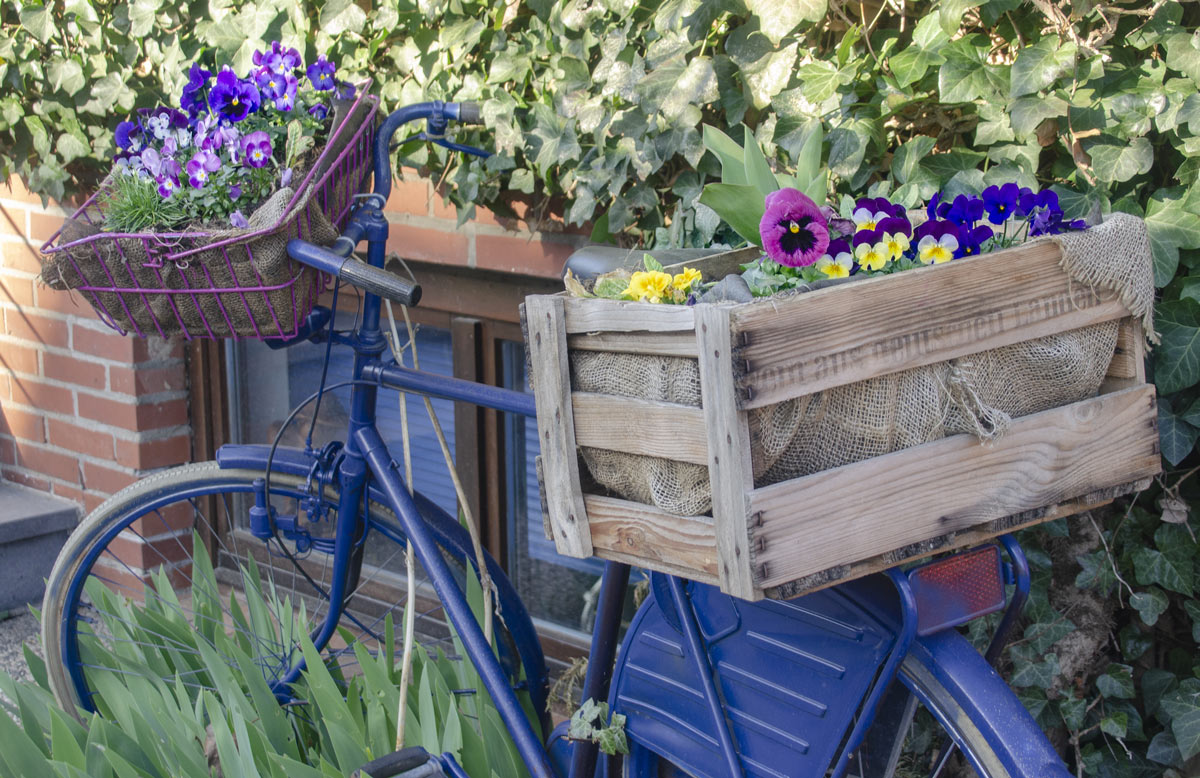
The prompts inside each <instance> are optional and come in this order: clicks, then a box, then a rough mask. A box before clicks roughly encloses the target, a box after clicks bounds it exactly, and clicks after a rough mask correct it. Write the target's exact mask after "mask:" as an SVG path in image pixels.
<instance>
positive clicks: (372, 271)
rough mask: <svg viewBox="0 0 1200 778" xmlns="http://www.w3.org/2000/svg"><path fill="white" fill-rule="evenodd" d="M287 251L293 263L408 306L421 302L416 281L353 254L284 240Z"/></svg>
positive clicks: (419, 288) (304, 242)
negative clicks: (343, 253)
mask: <svg viewBox="0 0 1200 778" xmlns="http://www.w3.org/2000/svg"><path fill="white" fill-rule="evenodd" d="M352 248H353V247H352ZM287 250H288V254H290V255H291V257H292V258H293V259H295V260H296V261H297V262H302V263H303V264H305V265H308V266H309V267H314V268H316V269H317V270H320V271H322V272H325V273H329V274H331V275H334V276H336V277H338V278H340V279H341V280H343V281H346V282H347V283H350V284H353V285H354V286H357V287H358V288H360V289H362V290H363V291H366V292H370V293H371V294H377V295H379V296H380V297H383V298H386V299H388V300H393V301H395V302H398V303H400V304H401V305H407V306H410V307H411V306H414V305H416V304H417V303H419V302H420V301H421V287H420V285H419V284H413V283H410V282H408V281H405V280H404V279H403V278H400V277H399V276H397V275H395V274H394V273H389V272H388V271H386V270H384V269H383V268H378V267H375V266H374V265H369V264H367V263H366V262H363V261H362V260H361V259H358V258H357V257H354V256H341V255H339V254H336V253H334V252H332V251H330V250H329V249H324V248H321V247H320V246H315V245H313V244H312V243H309V242H308V241H305V240H300V239H294V240H290V241H288V245H287Z"/></svg>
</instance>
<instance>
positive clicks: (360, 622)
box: [42, 462, 523, 712]
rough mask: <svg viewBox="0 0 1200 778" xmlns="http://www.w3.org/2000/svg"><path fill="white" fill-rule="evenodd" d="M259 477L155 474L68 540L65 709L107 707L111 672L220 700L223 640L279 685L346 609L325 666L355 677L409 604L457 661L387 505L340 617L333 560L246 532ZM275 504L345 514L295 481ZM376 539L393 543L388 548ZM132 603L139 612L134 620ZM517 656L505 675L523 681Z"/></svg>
mask: <svg viewBox="0 0 1200 778" xmlns="http://www.w3.org/2000/svg"><path fill="white" fill-rule="evenodd" d="M261 476H262V473H261V472H260V471H255V470H222V469H220V467H219V466H218V465H217V463H215V462H206V463H200V464H191V465H184V466H183V467H179V468H175V469H172V470H168V471H164V472H161V473H156V474H154V475H152V476H150V477H148V478H146V479H143V480H142V481H139V482H137V483H135V484H133V485H131V486H130V487H128V488H126V489H124V490H122V491H121V492H119V493H118V494H116V495H114V496H113V497H112V498H110V499H109V500H108V501H107V502H105V503H104V504H102V505H101V506H100V507H98V508H97V509H96V510H95V511H93V512H92V513H91V514H90V515H89V516H88V517H87V518H86V519H85V520H84V521H83V523H82V524H80V526H79V527H78V528H77V529H76V530H75V532H74V533H72V535H71V537H70V538H69V539H68V541H67V544H66V546H65V547H64V548H63V551H62V552H61V554H60V555H59V558H58V560H57V562H56V563H55V566H54V569H53V571H52V573H51V575H50V579H49V581H48V583H47V588H46V595H45V599H44V601H43V608H42V635H43V642H44V645H45V647H46V664H47V672H48V675H49V680H50V685H51V688H52V690H53V692H54V694H55V696H56V697H57V698H58V700H59V701H60V703H62V704H63V706H64V707H65V708H66V709H67V710H75V707H76V706H79V707H82V708H83V709H84V710H89V711H91V710H96V709H97V707H100V708H101V710H102V707H103V705H102V700H100V699H99V698H97V697H96V692H97V690H98V689H99V688H100V686H101V685H102V683H103V681H102V679H101V676H102V675H104V674H114V673H115V674H121V675H128V674H131V673H132V674H138V675H146V676H155V677H158V678H162V679H163V680H164V681H166V682H168V683H169V684H174V683H175V682H176V678H179V679H180V680H182V682H183V683H184V684H185V686H187V687H189V688H190V689H191V690H192V691H193V693H195V694H198V693H199V692H200V691H201V690H203V689H213V688H214V684H213V681H212V679H211V678H210V676H209V675H208V673H207V672H206V670H205V663H204V660H203V657H202V655H201V648H200V646H199V644H198V642H203V643H204V644H205V649H204V650H205V651H207V650H208V649H213V650H217V651H218V655H219V656H221V658H222V659H223V661H226V662H227V663H228V664H229V665H230V666H233V667H235V669H237V670H238V671H239V672H247V670H246V668H245V667H239V666H238V662H237V660H236V658H235V657H234V656H232V655H230V653H220V648H221V646H222V645H229V644H228V642H227V641H226V639H228V638H232V639H233V640H234V641H235V642H236V644H237V645H238V646H240V648H241V650H242V652H243V653H245V654H248V655H249V656H250V658H251V661H252V663H253V666H254V667H256V668H257V669H258V671H259V672H260V673H261V674H262V676H263V678H264V679H265V680H266V681H267V682H268V684H272V683H274V682H276V681H278V680H279V679H281V678H283V677H285V675H286V674H287V673H288V671H289V670H290V669H291V668H292V667H293V666H294V665H295V664H296V663H297V662H298V661H299V646H300V645H301V641H302V639H303V636H304V635H312V634H315V629H316V627H318V626H319V625H320V624H321V623H323V621H324V620H325V619H326V617H327V615H328V614H329V612H330V608H331V607H337V609H338V611H339V616H340V620H339V624H340V627H341V629H339V631H338V633H337V634H335V636H334V638H333V639H332V640H330V642H329V644H328V645H326V646H318V648H319V649H322V650H323V652H324V654H323V655H324V657H325V659H326V663H327V665H330V666H336V669H339V670H341V671H342V672H343V673H345V674H352V673H353V672H354V664H355V661H354V654H353V648H354V645H355V644H356V643H362V644H364V645H365V646H366V647H367V648H368V649H369V650H370V651H372V652H375V651H378V650H380V648H381V646H383V645H384V632H385V630H384V625H385V624H386V620H387V617H388V616H389V615H390V616H391V617H392V619H393V621H394V623H395V624H396V625H397V628H396V631H397V632H402V629H401V627H400V626H399V625H402V623H403V621H402V619H403V612H404V608H405V607H406V606H408V605H410V604H411V605H412V606H413V607H414V608H416V613H417V640H418V642H419V643H420V644H421V645H422V646H423V647H425V648H426V649H431V648H434V647H440V648H443V649H444V650H446V651H447V653H453V645H452V640H451V631H450V629H449V626H448V622H447V619H446V617H445V614H444V612H443V610H442V606H441V604H440V602H439V601H438V600H437V598H436V596H435V595H434V593H433V590H432V587H431V586H430V585H429V584H428V577H427V576H426V575H425V574H424V570H423V568H421V566H420V563H419V562H418V563H417V564H418V584H417V587H416V588H415V589H414V590H413V592H412V593H411V595H412V596H410V592H408V587H407V582H406V579H405V576H404V564H403V559H404V546H403V541H404V536H403V532H402V531H401V530H400V528H399V526H398V524H396V522H395V520H394V518H393V517H392V515H391V512H390V511H389V510H388V509H387V508H386V507H384V506H383V505H380V504H378V503H375V502H371V503H370V508H369V516H370V522H371V526H374V527H380V526H386V527H387V532H386V533H371V534H370V535H368V536H367V537H364V538H363V540H362V541H361V543H360V548H367V553H366V556H367V562H366V564H365V565H362V569H361V570H354V571H352V572H351V580H352V581H354V582H355V586H354V589H353V590H352V592H351V594H349V595H348V596H347V597H346V598H345V600H344V601H343V603H342V604H341V606H331V603H330V602H329V599H328V596H327V592H328V587H329V584H330V580H331V575H332V569H331V568H332V555H331V554H329V553H325V552H323V551H320V550H316V549H317V547H318V545H319V544H314V548H313V549H311V550H307V551H305V552H304V553H301V551H302V549H297V548H296V547H295V545H294V544H290V545H289V548H290V550H291V551H292V552H293V555H294V561H293V559H290V558H288V557H287V556H286V555H283V554H282V553H281V552H280V549H279V547H278V546H277V545H276V543H275V542H274V541H271V542H269V543H268V542H264V541H261V540H258V539H255V538H254V537H253V536H251V535H250V534H249V532H248V531H246V530H245V516H246V515H247V511H248V510H249V507H250V506H251V505H252V504H253V482H254V479H256V478H259V477H261ZM305 500H307V502H304V501H305ZM271 502H272V504H273V505H274V506H275V507H276V508H277V509H278V510H279V512H280V513H281V514H287V513H297V512H298V513H299V514H300V515H303V516H307V517H309V518H310V519H312V520H314V524H315V526H317V527H319V526H320V521H319V520H320V518H321V516H322V515H324V516H336V509H337V495H336V494H335V493H334V492H333V490H332V489H329V490H326V493H325V494H324V495H321V497H320V499H315V498H313V497H311V496H310V495H309V494H308V493H307V492H306V484H305V479H303V478H299V477H297V476H293V475H289V474H284V473H276V474H274V475H273V476H272V478H271ZM322 511H323V512H324V513H323V514H322V513H321V512H322ZM325 523H326V524H328V523H330V522H328V521H327V522H325ZM454 529H458V528H457V527H455V528H454ZM378 534H386V535H388V536H390V537H391V539H392V540H395V541H397V542H395V543H379V542H378V540H377V537H376V536H377V535H378ZM462 534H464V535H465V532H463V533H462ZM197 543H199V544H200V546H201V547H197V545H196V544H197ZM205 545H209V546H211V549H212V550H211V553H210V552H209V549H208V548H204V547H203V546H205ZM440 546H441V549H442V553H443V555H444V557H445V558H446V559H447V561H448V562H449V563H450V565H451V568H452V570H455V571H457V573H456V575H457V577H458V578H459V580H460V585H461V583H462V581H463V580H464V579H465V575H466V571H467V570H471V571H472V574H473V573H474V569H473V567H472V566H471V559H472V554H471V551H470V546H469V542H468V543H466V544H463V543H461V542H454V541H453V540H450V541H440ZM359 564H360V565H361V564H362V560H361V557H360V559H359ZM489 566H490V565H489ZM129 603H136V604H138V605H140V607H139V608H135V609H134V610H131V609H130V606H129ZM502 606H503V604H502ZM218 633H220V634H218ZM497 643H498V644H499V646H500V648H501V654H502V655H503V654H508V655H509V657H510V658H511V657H513V656H514V654H515V653H516V652H517V650H518V646H517V642H516V641H514V640H513V639H512V637H511V635H509V634H508V633H507V632H505V631H504V630H503V628H502V627H500V628H498V637H497ZM522 658H523V657H522ZM519 659H520V658H518V661H510V662H509V663H508V665H507V666H506V669H508V670H509V671H510V675H511V677H512V679H513V682H514V683H516V682H517V680H518V676H519V675H520V672H521V670H520V665H521V662H520V661H519ZM277 694H278V695H279V696H283V695H285V694H286V690H277ZM97 703H100V705H99V706H98V705H97ZM102 712H103V710H102Z"/></svg>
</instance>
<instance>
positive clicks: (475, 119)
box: [458, 103, 483, 124]
mask: <svg viewBox="0 0 1200 778" xmlns="http://www.w3.org/2000/svg"><path fill="white" fill-rule="evenodd" d="M458 120H459V121H460V122H461V123H463V124H483V114H482V112H481V111H480V107H479V103H459V104H458Z"/></svg>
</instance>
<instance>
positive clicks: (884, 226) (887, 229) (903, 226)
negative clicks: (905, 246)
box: [876, 216, 912, 237]
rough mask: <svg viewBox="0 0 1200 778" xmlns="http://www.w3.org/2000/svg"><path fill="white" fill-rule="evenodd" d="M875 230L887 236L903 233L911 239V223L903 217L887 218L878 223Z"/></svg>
mask: <svg viewBox="0 0 1200 778" xmlns="http://www.w3.org/2000/svg"><path fill="white" fill-rule="evenodd" d="M876 229H877V230H879V231H880V232H882V233H885V234H888V235H896V234H898V233H903V234H904V235H907V236H909V237H912V223H911V222H910V221H909V220H908V219H906V218H904V217H903V216H889V217H887V218H886V219H883V220H882V221H880V222H879V224H877V225H876Z"/></svg>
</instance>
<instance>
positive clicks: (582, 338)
mask: <svg viewBox="0 0 1200 778" xmlns="http://www.w3.org/2000/svg"><path fill="white" fill-rule="evenodd" d="M567 346H569V347H570V348H571V350H572V351H576V350H578V351H613V352H617V353H621V354H650V355H651V356H656V357H691V358H692V359H695V358H696V336H695V335H694V334H693V333H691V332H593V333H591V334H588V335H571V336H570V337H568V338H567Z"/></svg>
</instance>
